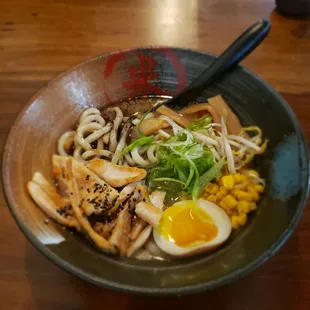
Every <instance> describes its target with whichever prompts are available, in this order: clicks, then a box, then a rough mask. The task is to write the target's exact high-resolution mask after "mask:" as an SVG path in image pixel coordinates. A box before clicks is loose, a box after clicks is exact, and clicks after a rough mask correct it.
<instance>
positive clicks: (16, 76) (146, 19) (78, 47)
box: [0, 0, 310, 310]
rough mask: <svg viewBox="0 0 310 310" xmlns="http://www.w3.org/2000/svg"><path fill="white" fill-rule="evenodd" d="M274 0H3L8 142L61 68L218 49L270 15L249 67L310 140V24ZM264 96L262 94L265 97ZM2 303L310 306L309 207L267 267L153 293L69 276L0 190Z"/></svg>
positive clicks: (0, 115)
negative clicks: (109, 56) (153, 52)
mask: <svg viewBox="0 0 310 310" xmlns="http://www.w3.org/2000/svg"><path fill="white" fill-rule="evenodd" d="M274 7H275V4H274V1H273V0H259V1H249V0H132V1H131V0H122V1H121V0H97V1H96V0H84V1H83V0H67V1H64V0H54V1H52V0H19V1H18V0H10V1H6V0H0V147H1V149H2V147H3V144H4V141H5V137H6V135H7V133H8V131H9V129H10V126H11V125H12V123H13V121H14V119H15V117H16V116H17V114H18V113H19V111H20V110H21V109H22V108H23V106H24V105H25V104H26V102H27V101H28V100H29V99H30V98H31V96H33V95H34V93H35V92H36V91H38V90H39V89H40V88H41V87H42V86H44V85H45V84H46V83H47V82H48V81H50V80H51V79H52V78H54V77H55V76H56V75H57V74H59V73H60V72H62V71H64V70H66V69H68V68H70V67H71V66H74V65H76V64H78V63H80V62H82V61H84V60H85V59H87V58H89V57H93V56H95V55H98V54H100V53H103V52H108V51H115V50H117V49H124V48H130V47H136V46H145V45H170V46H180V47H188V48H194V49H201V50H206V51H210V52H212V53H215V54H219V53H220V52H221V51H223V49H224V48H225V47H226V46H227V45H228V44H230V43H231V41H232V40H233V39H234V38H235V37H236V36H237V35H238V34H239V33H240V32H241V31H242V30H243V29H244V28H246V27H247V26H249V25H250V24H251V23H253V22H255V21H256V20H258V19H260V18H263V17H264V18H269V19H270V20H271V22H272V30H271V33H270V35H269V37H268V38H267V39H266V41H265V43H264V44H263V45H262V46H261V47H259V48H258V49H257V50H256V51H255V53H253V55H251V56H250V57H249V58H248V59H247V60H245V61H244V64H245V65H246V66H247V67H248V68H250V69H251V70H253V71H255V72H256V73H258V74H259V75H260V76H261V77H262V78H264V79H265V80H266V81H267V82H269V83H270V84H271V85H272V86H273V87H274V88H275V89H277V90H278V91H279V92H280V93H281V94H282V95H283V96H284V97H285V98H286V99H287V101H288V102H289V103H290V104H291V106H292V108H293V110H294V111H295V113H296V114H297V116H298V118H299V120H300V122H301V124H302V126H303V129H304V131H305V134H306V137H307V140H308V142H309V141H310V22H309V19H289V18H287V17H283V16H281V15H279V14H278V13H277V12H276V11H275V9H274ZM258 95H259V94H258ZM0 218H1V225H0V249H1V251H0V309H1V310H2V309H5V310H6V309H11V310H15V309H40V310H41V309H44V310H45V309H47V310H49V309H51V310H52V309H70V310H71V309H72V310H73V309H74V310H75V309H92V310H95V309H135V310H138V309H161V310H164V309H190V308H191V309H194V308H195V307H197V308H201V307H203V308H209V307H210V308H215V309H232V310H233V309H238V310H242V309H254V310H256V309H282V310H289V309H298V310H299V309H310V268H309V266H310V246H309V240H310V210H309V208H306V210H305V212H304V215H303V218H302V220H301V222H300V224H299V225H298V227H297V230H296V231H295V232H294V234H293V235H292V237H291V238H290V239H289V241H288V242H287V243H286V244H285V245H284V246H283V248H282V249H281V250H280V251H279V252H278V253H277V254H276V255H275V256H274V257H273V258H271V259H270V260H269V261H268V262H267V263H266V264H265V265H263V266H262V267H261V268H259V269H258V270H256V271H255V272H253V273H252V274H250V275H248V276H247V277H246V278H244V279H241V280H239V281H237V282H234V283H232V284H229V285H227V286H224V287H222V288H219V289H216V290H214V291H212V292H206V293H203V294H200V295H196V296H185V297H169V298H153V297H152V298H150V297H140V296H130V295H126V294H119V293H116V292H112V291H108V290H103V289H100V288H97V287H94V286H92V285H90V284H88V283H85V282H83V281H82V280H80V279H77V278H76V277H74V276H72V275H70V274H67V273H65V272H64V271H62V270H61V269H60V268H58V267H57V266H55V265H54V264H53V263H51V262H49V261H48V260H47V259H46V258H45V257H43V256H42V255H41V254H40V253H39V252H38V251H37V250H35V249H34V248H33V246H32V245H31V244H30V243H29V242H28V241H27V240H26V238H25V237H24V236H23V234H22V233H21V232H20V230H19V229H18V227H17V225H16V224H15V222H14V220H13V218H12V216H11V214H10V212H9V210H8V208H7V205H6V203H5V200H4V197H3V194H2V192H1V193H0Z"/></svg>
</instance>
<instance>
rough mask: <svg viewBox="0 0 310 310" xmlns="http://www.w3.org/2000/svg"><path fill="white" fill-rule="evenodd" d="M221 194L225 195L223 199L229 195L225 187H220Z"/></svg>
mask: <svg viewBox="0 0 310 310" xmlns="http://www.w3.org/2000/svg"><path fill="white" fill-rule="evenodd" d="M219 193H221V194H222V195H223V197H224V196H226V195H227V194H228V190H227V188H225V187H224V186H220V188H219Z"/></svg>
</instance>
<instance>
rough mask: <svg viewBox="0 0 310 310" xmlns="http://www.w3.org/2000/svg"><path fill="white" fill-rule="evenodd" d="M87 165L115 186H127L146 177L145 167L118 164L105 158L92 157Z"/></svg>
mask: <svg viewBox="0 0 310 310" xmlns="http://www.w3.org/2000/svg"><path fill="white" fill-rule="evenodd" d="M87 167H88V168H89V169H91V170H92V171H93V172H95V173H96V174H97V175H98V176H99V177H100V178H102V179H103V180H105V181H106V182H107V183H108V184H110V185H111V186H113V187H122V186H126V185H128V184H129V183H132V182H136V181H140V180H142V179H144V178H145V177H146V171H145V170H144V169H140V168H133V167H127V166H118V165H115V164H111V163H108V162H106V161H105V160H103V159H92V160H90V161H89V162H88V164H87Z"/></svg>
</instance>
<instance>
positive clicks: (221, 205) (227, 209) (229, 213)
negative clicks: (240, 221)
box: [219, 201, 236, 216]
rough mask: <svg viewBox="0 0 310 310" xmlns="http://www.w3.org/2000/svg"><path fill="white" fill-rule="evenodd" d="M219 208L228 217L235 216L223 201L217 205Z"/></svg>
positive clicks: (233, 211)
mask: <svg viewBox="0 0 310 310" xmlns="http://www.w3.org/2000/svg"><path fill="white" fill-rule="evenodd" d="M219 206H220V207H221V208H222V209H223V210H224V211H225V212H226V213H227V215H228V216H232V215H234V214H236V212H235V210H234V209H229V208H228V207H227V205H226V204H225V203H224V202H223V201H221V202H220V203H219Z"/></svg>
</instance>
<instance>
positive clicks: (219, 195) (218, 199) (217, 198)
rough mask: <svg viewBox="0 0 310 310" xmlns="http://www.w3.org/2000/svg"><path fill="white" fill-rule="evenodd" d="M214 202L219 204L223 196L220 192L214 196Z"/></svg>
mask: <svg viewBox="0 0 310 310" xmlns="http://www.w3.org/2000/svg"><path fill="white" fill-rule="evenodd" d="M215 198H216V201H217V202H219V201H221V200H222V199H223V195H222V194H221V193H220V192H217V193H216V195H215Z"/></svg>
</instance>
